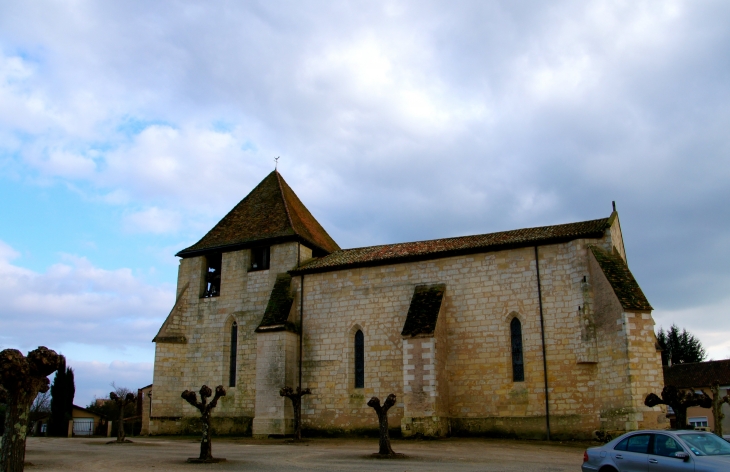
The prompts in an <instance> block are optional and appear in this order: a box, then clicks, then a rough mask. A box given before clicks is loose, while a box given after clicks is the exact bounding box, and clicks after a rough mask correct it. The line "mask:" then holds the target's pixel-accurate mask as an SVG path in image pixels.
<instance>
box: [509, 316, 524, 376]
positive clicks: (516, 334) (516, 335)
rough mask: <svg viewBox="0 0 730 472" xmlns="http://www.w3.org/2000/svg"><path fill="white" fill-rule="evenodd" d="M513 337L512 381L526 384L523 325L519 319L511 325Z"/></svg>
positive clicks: (515, 319)
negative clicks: (523, 356)
mask: <svg viewBox="0 0 730 472" xmlns="http://www.w3.org/2000/svg"><path fill="white" fill-rule="evenodd" d="M509 328H510V333H511V335H512V380H513V381H514V382H524V380H525V366H524V362H523V358H522V324H521V323H520V320H518V319H517V318H512V322H511V323H510V325H509Z"/></svg>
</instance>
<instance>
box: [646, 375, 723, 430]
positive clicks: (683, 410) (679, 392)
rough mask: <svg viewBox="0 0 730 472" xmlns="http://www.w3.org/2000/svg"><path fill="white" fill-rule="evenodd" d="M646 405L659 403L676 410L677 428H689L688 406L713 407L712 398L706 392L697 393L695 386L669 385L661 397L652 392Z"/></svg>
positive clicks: (647, 398) (647, 397)
mask: <svg viewBox="0 0 730 472" xmlns="http://www.w3.org/2000/svg"><path fill="white" fill-rule="evenodd" d="M644 405H646V406H648V407H654V406H657V405H669V406H671V407H672V410H674V415H675V417H676V423H677V429H686V428H687V408H689V407H691V406H700V407H702V408H711V407H712V398H710V397H709V396H708V395H707V394H706V393H705V392H701V393H697V392H696V391H695V389H693V388H677V387H674V386H672V385H667V386H666V387H664V389H663V390H662V396H661V398H660V397H658V396H657V395H656V394H654V393H650V394H649V395H647V396H646V399H645V400H644Z"/></svg>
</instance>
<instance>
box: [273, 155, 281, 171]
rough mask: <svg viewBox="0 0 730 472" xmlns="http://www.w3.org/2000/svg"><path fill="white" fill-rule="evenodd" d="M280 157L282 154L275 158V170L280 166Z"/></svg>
mask: <svg viewBox="0 0 730 472" xmlns="http://www.w3.org/2000/svg"><path fill="white" fill-rule="evenodd" d="M279 157H281V156H277V157H275V158H274V162H275V164H274V170H277V169H278V168H279Z"/></svg>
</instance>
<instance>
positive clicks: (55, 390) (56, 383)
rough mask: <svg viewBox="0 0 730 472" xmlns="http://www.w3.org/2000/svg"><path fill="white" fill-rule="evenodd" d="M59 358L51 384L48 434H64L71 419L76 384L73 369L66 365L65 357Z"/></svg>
mask: <svg viewBox="0 0 730 472" xmlns="http://www.w3.org/2000/svg"><path fill="white" fill-rule="evenodd" d="M59 357H60V358H61V365H60V366H59V368H58V371H57V372H56V375H55V376H54V377H53V384H51V417H50V421H49V426H48V427H49V431H48V433H49V435H50V436H66V435H67V434H68V422H69V421H70V420H71V413H72V411H73V405H74V395H75V394H76V386H75V384H74V371H73V369H72V368H71V367H66V358H65V357H64V356H59Z"/></svg>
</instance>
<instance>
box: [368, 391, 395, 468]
mask: <svg viewBox="0 0 730 472" xmlns="http://www.w3.org/2000/svg"><path fill="white" fill-rule="evenodd" d="M393 405H395V395H394V394H392V393H391V394H390V395H388V398H386V399H385V402H384V403H383V406H382V407H381V406H380V399H379V398H378V397H372V398H371V399H370V400H369V401H368V406H369V407H370V408H372V409H373V410H375V413H377V414H378V423H379V427H380V443H379V446H380V448H379V450H378V454H380V455H387V456H393V455H395V452H393V449H392V448H391V447H390V434H389V433H388V410H390V407H392V406H393Z"/></svg>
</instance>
